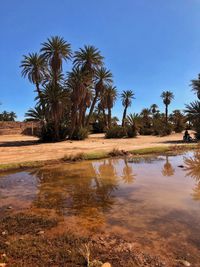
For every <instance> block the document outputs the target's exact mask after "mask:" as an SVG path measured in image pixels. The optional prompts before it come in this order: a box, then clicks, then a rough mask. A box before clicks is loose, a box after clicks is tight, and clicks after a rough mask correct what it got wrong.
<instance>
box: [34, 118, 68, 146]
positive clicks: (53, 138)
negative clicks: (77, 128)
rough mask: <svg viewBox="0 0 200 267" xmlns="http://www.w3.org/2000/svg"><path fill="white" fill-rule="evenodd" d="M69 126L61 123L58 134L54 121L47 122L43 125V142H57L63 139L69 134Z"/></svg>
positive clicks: (41, 135)
mask: <svg viewBox="0 0 200 267" xmlns="http://www.w3.org/2000/svg"><path fill="white" fill-rule="evenodd" d="M67 133H68V131H67V128H66V127H65V125H62V124H61V125H60V127H59V131H58V135H56V131H55V128H54V124H53V123H47V124H46V125H43V126H42V129H41V132H40V135H39V138H40V140H41V141H42V142H57V141H62V140H64V139H65V138H66V136H67Z"/></svg>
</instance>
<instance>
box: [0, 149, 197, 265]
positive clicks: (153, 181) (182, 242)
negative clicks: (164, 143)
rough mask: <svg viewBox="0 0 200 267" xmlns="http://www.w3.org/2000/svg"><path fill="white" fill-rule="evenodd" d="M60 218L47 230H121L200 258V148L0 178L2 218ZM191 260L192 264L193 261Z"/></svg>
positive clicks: (154, 246)
mask: <svg viewBox="0 0 200 267" xmlns="http://www.w3.org/2000/svg"><path fill="white" fill-rule="evenodd" d="M22 212H26V213H31V214H33V213H34V214H37V213H38V214H40V215H41V214H44V215H45V216H54V217H56V218H59V224H58V225H57V226H56V227H54V228H53V229H52V230H51V231H50V233H51V234H52V235H53V234H54V235H57V234H62V233H64V232H65V231H67V230H69V229H70V230H72V231H74V232H76V233H79V234H80V235H84V236H87V235H88V236H89V235H90V236H91V235H95V234H99V233H109V234H113V235H119V236H121V237H123V238H125V239H126V240H129V241H130V242H136V243H137V244H138V245H140V246H141V247H142V248H143V249H146V251H152V252H153V253H154V254H156V253H158V254H159V255H165V254H166V255H168V257H169V256H171V257H173V258H181V259H187V260H189V261H190V262H191V263H193V264H194V265H192V266H199V265H198V262H199V263H200V253H199V251H200V153H199V152H188V153H186V154H184V155H176V156H174V155H164V156H163V155H162V156H158V157H144V158H132V159H131V158H119V159H118V158H114V159H102V160H95V161H82V162H77V163H65V164H58V165H55V166H51V167H49V166H48V167H43V168H40V169H33V170H27V171H19V172H10V173H4V174H1V175H0V215H1V217H2V218H3V217H4V216H7V215H8V214H17V213H22ZM195 264H196V265H195Z"/></svg>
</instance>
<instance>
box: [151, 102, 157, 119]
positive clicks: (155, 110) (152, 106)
mask: <svg viewBox="0 0 200 267" xmlns="http://www.w3.org/2000/svg"><path fill="white" fill-rule="evenodd" d="M150 110H151V112H152V114H153V116H154V115H155V114H156V113H157V112H158V106H157V105H156V104H152V105H151V107H150Z"/></svg>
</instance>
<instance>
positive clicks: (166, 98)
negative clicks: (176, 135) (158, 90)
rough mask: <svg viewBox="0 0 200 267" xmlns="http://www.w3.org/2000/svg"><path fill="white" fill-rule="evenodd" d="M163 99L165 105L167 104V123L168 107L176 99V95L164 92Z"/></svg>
mask: <svg viewBox="0 0 200 267" xmlns="http://www.w3.org/2000/svg"><path fill="white" fill-rule="evenodd" d="M161 98H162V100H163V103H164V104H165V120H166V123H167V122H168V106H169V105H170V103H171V101H172V100H173V99H174V94H173V93H172V92H170V91H164V92H162V94H161Z"/></svg>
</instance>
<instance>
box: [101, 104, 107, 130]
mask: <svg viewBox="0 0 200 267" xmlns="http://www.w3.org/2000/svg"><path fill="white" fill-rule="evenodd" d="M102 112H103V119H104V124H105V127H107V126H108V124H107V118H106V113H105V109H104V108H103V109H102Z"/></svg>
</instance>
